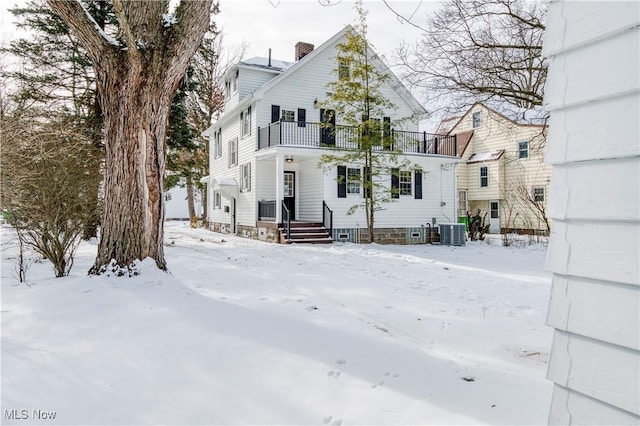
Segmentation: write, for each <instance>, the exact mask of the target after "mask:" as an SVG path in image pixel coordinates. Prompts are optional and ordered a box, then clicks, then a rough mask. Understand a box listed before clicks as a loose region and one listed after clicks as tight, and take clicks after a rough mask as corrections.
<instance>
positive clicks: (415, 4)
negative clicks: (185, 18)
mask: <svg viewBox="0 0 640 426" xmlns="http://www.w3.org/2000/svg"><path fill="white" fill-rule="evenodd" d="M330 1H331V2H332V3H337V4H335V5H333V6H322V5H321V4H320V2H322V3H326V2H327V0H221V2H220V8H221V10H222V12H221V13H220V14H219V15H218V16H217V17H216V18H215V19H216V21H217V23H218V26H219V27H220V28H222V29H223V31H224V34H225V41H226V43H227V45H228V46H233V45H240V44H241V43H242V42H246V43H248V44H249V49H248V50H247V56H267V54H268V51H269V48H271V49H272V55H273V57H274V58H277V59H282V60H285V61H293V59H294V58H293V52H294V50H293V49H294V47H293V46H294V45H295V44H296V42H298V41H305V42H309V43H311V44H314V45H315V46H319V45H320V44H322V43H323V42H324V41H326V40H327V39H329V38H330V37H331V36H332V35H334V34H335V33H337V32H338V31H340V30H341V29H342V28H343V27H344V26H345V25H347V24H353V23H355V21H356V19H357V15H356V12H355V11H354V10H353V1H347V0H342V1H340V0H330ZM1 3H2V4H1V5H0V43H3V44H4V43H6V42H8V41H9V40H10V39H12V38H14V37H17V36H19V35H20V33H18V32H17V30H16V29H15V27H13V24H12V21H13V15H11V14H10V13H9V12H8V11H7V9H8V8H10V7H13V6H14V5H16V4H18V5H24V4H25V3H26V0H2V1H1ZM389 4H390V5H392V7H394V8H395V9H397V10H398V11H400V12H402V13H403V14H406V16H411V15H412V14H413V15H414V16H415V18H416V19H417V20H419V21H420V22H424V17H425V16H426V14H427V13H429V12H431V11H433V10H434V9H435V8H437V6H438V4H437V2H436V1H435V0H422V1H420V0H403V1H394V0H390V1H389ZM364 6H365V8H366V9H367V10H369V15H368V18H367V20H368V24H369V36H370V39H371V41H372V42H373V45H374V47H375V49H376V51H377V52H378V53H380V54H383V55H385V56H387V58H388V59H391V54H392V51H393V49H395V48H396V47H398V45H399V44H400V43H401V42H402V41H403V40H406V41H407V42H410V43H411V42H413V41H415V40H417V38H418V37H419V31H417V30H416V29H415V28H413V27H411V26H410V25H408V24H402V23H401V22H399V20H398V19H397V18H396V17H395V15H394V14H393V13H392V12H391V11H390V10H389V9H388V8H387V7H386V6H385V5H384V3H383V2H382V1H381V0H373V1H365V3H364Z"/></svg>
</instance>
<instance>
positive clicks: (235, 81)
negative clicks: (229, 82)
mask: <svg viewBox="0 0 640 426" xmlns="http://www.w3.org/2000/svg"><path fill="white" fill-rule="evenodd" d="M239 77H240V71H239V70H236V76H235V77H234V79H233V91H234V92H237V91H238V78H239Z"/></svg>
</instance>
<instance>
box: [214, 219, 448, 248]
mask: <svg viewBox="0 0 640 426" xmlns="http://www.w3.org/2000/svg"><path fill="white" fill-rule="evenodd" d="M209 229H210V230H211V231H214V232H219V233H222V234H228V233H229V232H230V230H231V225H230V224H228V223H219V222H211V223H209ZM237 235H238V236H240V237H245V238H252V239H256V240H260V241H266V242H270V243H278V242H281V241H279V240H280V231H279V230H278V226H277V225H276V224H275V223H272V222H258V223H257V226H245V225H238V226H237ZM374 235H375V242H376V243H378V244H428V243H437V242H439V241H440V236H439V235H438V228H429V227H418V228H376V229H374ZM333 240H334V241H338V242H351V243H367V242H369V231H368V230H367V229H366V228H334V229H333Z"/></svg>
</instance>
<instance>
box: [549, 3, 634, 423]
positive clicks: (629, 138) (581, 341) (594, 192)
mask: <svg viewBox="0 0 640 426" xmlns="http://www.w3.org/2000/svg"><path fill="white" fill-rule="evenodd" d="M544 54H545V55H546V56H547V57H549V59H550V66H549V75H548V79H547V84H546V90H545V100H544V104H545V107H546V109H547V110H548V111H550V112H551V119H550V120H551V121H550V126H549V138H548V141H547V154H546V159H547V161H548V162H549V163H550V164H551V165H552V167H553V170H552V175H551V191H550V192H551V199H550V201H549V209H548V214H549V216H550V217H551V218H552V219H553V221H554V222H553V227H552V230H551V238H550V245H549V251H548V257H547V269H549V270H550V271H552V272H553V287H552V295H551V301H550V304H549V312H548V317H547V323H548V324H549V325H551V326H552V327H554V328H555V332H554V340H553V348H552V351H551V356H550V360H549V369H548V373H547V376H548V378H549V379H550V380H551V381H553V382H554V391H553V399H552V403H551V410H550V415H549V423H550V424H606V425H621V424H635V425H638V424H640V352H639V351H640V282H639V281H640V270H639V259H640V207H639V205H640V128H639V126H640V125H639V123H640V120H639V117H640V3H639V2H637V1H628V2H571V1H558V2H551V3H550V4H549V15H548V24H547V29H546V35H545V42H544Z"/></svg>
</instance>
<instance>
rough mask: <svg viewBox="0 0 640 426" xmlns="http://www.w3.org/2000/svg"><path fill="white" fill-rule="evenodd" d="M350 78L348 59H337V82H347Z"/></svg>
mask: <svg viewBox="0 0 640 426" xmlns="http://www.w3.org/2000/svg"><path fill="white" fill-rule="evenodd" d="M350 78H351V69H350V67H349V59H348V58H341V57H338V80H349V79H350Z"/></svg>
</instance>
